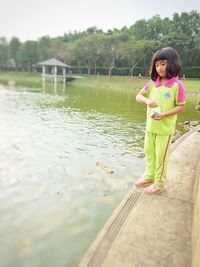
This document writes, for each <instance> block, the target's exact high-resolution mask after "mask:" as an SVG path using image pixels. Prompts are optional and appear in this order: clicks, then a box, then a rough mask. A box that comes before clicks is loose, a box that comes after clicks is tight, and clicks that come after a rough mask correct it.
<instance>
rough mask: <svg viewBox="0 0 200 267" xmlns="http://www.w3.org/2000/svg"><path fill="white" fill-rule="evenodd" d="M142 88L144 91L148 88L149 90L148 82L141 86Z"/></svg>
mask: <svg viewBox="0 0 200 267" xmlns="http://www.w3.org/2000/svg"><path fill="white" fill-rule="evenodd" d="M143 89H144V90H145V91H148V90H149V82H148V83H147V84H145V86H144V87H143Z"/></svg>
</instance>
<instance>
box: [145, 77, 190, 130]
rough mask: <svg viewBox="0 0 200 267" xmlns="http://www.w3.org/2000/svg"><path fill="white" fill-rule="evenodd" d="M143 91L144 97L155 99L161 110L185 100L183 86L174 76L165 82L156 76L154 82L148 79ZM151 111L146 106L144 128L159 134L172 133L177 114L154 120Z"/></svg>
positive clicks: (182, 103) (168, 108) (180, 103)
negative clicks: (145, 124)
mask: <svg viewBox="0 0 200 267" xmlns="http://www.w3.org/2000/svg"><path fill="white" fill-rule="evenodd" d="M143 92H144V93H145V95H146V97H148V98H149V99H151V100H155V101H156V103H157V104H158V106H159V107H160V109H161V112H166V111H169V110H171V109H173V108H174V107H176V106H179V105H184V104H185V102H186V96H185V89H184V86H183V84H182V83H181V82H180V81H179V80H178V79H177V78H176V77H172V78H171V79H169V80H168V81H167V82H166V83H165V84H162V83H161V82H160V77H159V76H158V78H157V80H156V81H155V82H153V81H149V82H148V83H147V84H146V85H145V86H144V88H143ZM151 111H152V109H151V108H150V107H147V126H146V130H147V131H149V132H151V133H155V134H159V135H172V134H174V132H175V127H176V120H177V114H175V115H171V116H167V117H165V118H163V119H161V120H154V119H152V118H151Z"/></svg>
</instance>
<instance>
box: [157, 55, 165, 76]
mask: <svg viewBox="0 0 200 267" xmlns="http://www.w3.org/2000/svg"><path fill="white" fill-rule="evenodd" d="M155 67H156V72H157V73H158V75H159V76H160V77H161V78H166V77H167V60H166V59H165V60H158V61H156V63H155Z"/></svg>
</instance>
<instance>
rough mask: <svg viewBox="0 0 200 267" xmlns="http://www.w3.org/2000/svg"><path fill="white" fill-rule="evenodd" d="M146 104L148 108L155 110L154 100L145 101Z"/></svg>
mask: <svg viewBox="0 0 200 267" xmlns="http://www.w3.org/2000/svg"><path fill="white" fill-rule="evenodd" d="M146 104H147V106H149V107H150V108H155V107H157V106H158V105H157V103H156V101H155V100H150V99H147V100H146Z"/></svg>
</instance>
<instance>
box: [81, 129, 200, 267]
mask: <svg viewBox="0 0 200 267" xmlns="http://www.w3.org/2000/svg"><path fill="white" fill-rule="evenodd" d="M199 167H200V133H199V132H197V129H194V130H192V131H190V132H188V133H187V134H186V135H184V136H183V137H181V138H180V139H179V140H178V141H177V142H176V143H175V144H174V145H173V146H172V150H171V154H170V159H169V171H168V174H169V177H170V179H169V180H168V183H167V191H165V192H163V193H162V194H161V195H156V196H147V195H145V194H144V193H143V188H141V189H136V188H132V189H131V190H130V191H129V192H128V193H127V194H126V196H125V197H124V199H123V200H122V202H121V203H120V204H119V206H118V207H117V209H116V210H115V211H114V213H113V214H112V216H111V217H110V219H109V220H108V221H107V223H106V224H105V226H104V227H103V229H102V230H101V231H100V233H99V235H98V236H97V238H96V240H95V241H94V243H93V244H92V245H91V247H90V248H89V250H88V251H87V253H86V254H85V256H84V258H83V259H82V261H81V263H80V265H79V266H80V267H101V266H103V267H112V266H113V267H124V266H125V267H137V266H138V267H141V266H142V267H155V266H159V267H169V266H173V267H174V266H177V267H179V266H181V267H189V266H193V267H197V266H200V265H199V256H198V255H199V252H200V249H199V248H200V246H199V244H200V227H199V225H198V222H199V221H200V204H199V203H200V183H199V170H200V168H199ZM195 184H196V190H195V198H194V194H193V191H194V185H195ZM194 204H195V205H194ZM193 210H194V219H193ZM192 256H193V260H192Z"/></svg>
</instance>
